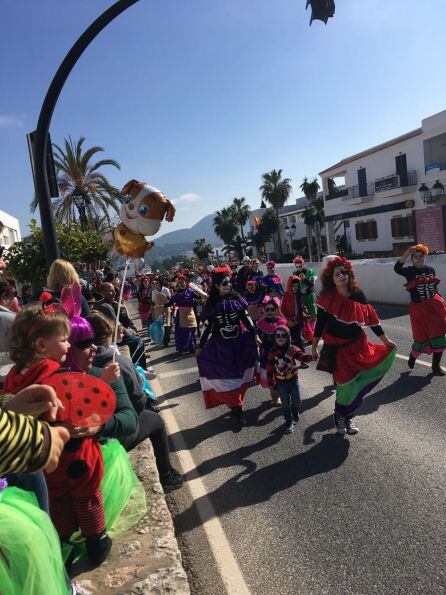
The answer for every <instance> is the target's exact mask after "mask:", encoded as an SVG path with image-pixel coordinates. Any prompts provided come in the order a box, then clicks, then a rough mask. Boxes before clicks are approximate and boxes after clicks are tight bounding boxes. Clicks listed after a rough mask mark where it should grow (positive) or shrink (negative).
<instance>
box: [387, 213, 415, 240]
mask: <svg viewBox="0 0 446 595" xmlns="http://www.w3.org/2000/svg"><path fill="white" fill-rule="evenodd" d="M391 224H392V237H393V238H394V239H395V240H399V239H402V238H413V235H414V221H413V213H411V214H410V215H407V216H406V217H403V215H396V216H395V217H392V221H391Z"/></svg>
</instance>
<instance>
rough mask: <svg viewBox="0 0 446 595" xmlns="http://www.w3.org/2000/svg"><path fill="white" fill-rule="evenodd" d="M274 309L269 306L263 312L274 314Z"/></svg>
mask: <svg viewBox="0 0 446 595" xmlns="http://www.w3.org/2000/svg"><path fill="white" fill-rule="evenodd" d="M275 311H276V309H275V308H272V307H271V306H268V307H267V308H265V312H275Z"/></svg>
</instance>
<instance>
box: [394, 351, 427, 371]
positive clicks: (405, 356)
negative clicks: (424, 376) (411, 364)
mask: <svg viewBox="0 0 446 595" xmlns="http://www.w3.org/2000/svg"><path fill="white" fill-rule="evenodd" d="M396 357H398V358H399V359H404V360H406V362H407V361H409V358H408V357H407V355H400V354H399V353H397V354H396ZM415 363H416V364H419V365H420V366H427V367H428V368H431V367H432V364H430V363H429V362H423V361H422V360H419V359H417V360H415Z"/></svg>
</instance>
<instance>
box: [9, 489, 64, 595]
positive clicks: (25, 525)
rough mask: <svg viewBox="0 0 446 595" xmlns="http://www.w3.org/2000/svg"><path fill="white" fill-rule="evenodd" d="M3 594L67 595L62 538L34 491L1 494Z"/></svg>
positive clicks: (10, 491) (11, 490)
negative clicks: (38, 501)
mask: <svg viewBox="0 0 446 595" xmlns="http://www.w3.org/2000/svg"><path fill="white" fill-rule="evenodd" d="M0 593H1V594H2V595H42V594H43V593H44V594H45V595H65V594H68V593H70V588H69V580H68V578H67V576H66V573H65V567H64V563H63V560H62V555H61V550H60V542H59V536H58V535H57V532H56V530H55V528H54V526H53V524H52V522H51V520H50V517H49V516H48V515H47V514H46V512H43V511H42V510H41V509H40V508H39V506H38V504H37V500H36V497H35V496H34V494H32V493H31V492H25V491H24V490H21V489H19V488H6V489H4V490H2V491H1V492H0Z"/></svg>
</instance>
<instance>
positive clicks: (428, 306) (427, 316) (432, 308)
mask: <svg viewBox="0 0 446 595" xmlns="http://www.w3.org/2000/svg"><path fill="white" fill-rule="evenodd" d="M428 254H429V248H428V247H427V246H423V244H417V245H416V246H411V247H410V248H408V250H406V252H405V253H404V254H403V255H402V256H401V258H400V259H399V260H397V262H396V264H395V273H398V275H402V276H403V277H404V278H405V279H406V281H407V283H406V284H405V287H406V289H407V291H408V292H409V293H410V304H409V313H410V323H411V325H412V334H413V341H414V342H413V344H412V350H411V353H410V356H409V361H408V365H409V368H411V369H413V367H414V365H415V360H416V359H417V357H418V356H419V355H421V354H422V353H427V354H429V355H430V354H432V372H433V374H434V376H444V375H445V373H444V372H443V370H442V369H441V367H440V361H441V356H442V355H443V351H445V349H446V303H445V301H444V299H443V298H442V297H441V295H440V294H439V293H438V285H439V283H440V279H439V278H438V277H437V275H436V274H435V270H434V269H433V268H432V267H430V266H427V265H426V262H425V261H426V256H427V255H428ZM409 256H410V257H411V258H412V265H411V266H407V267H405V266H404V263H405V262H406V260H407V259H408V257H409Z"/></svg>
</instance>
